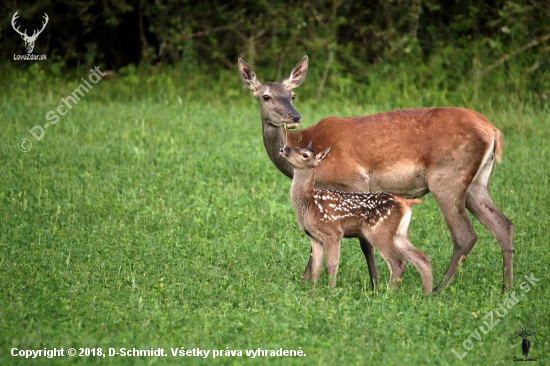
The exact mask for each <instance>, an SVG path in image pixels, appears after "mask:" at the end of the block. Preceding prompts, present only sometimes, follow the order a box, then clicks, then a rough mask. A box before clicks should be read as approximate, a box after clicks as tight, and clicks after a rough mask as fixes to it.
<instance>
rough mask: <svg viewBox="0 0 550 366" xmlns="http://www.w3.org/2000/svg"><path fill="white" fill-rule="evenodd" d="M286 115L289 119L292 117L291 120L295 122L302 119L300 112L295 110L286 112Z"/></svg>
mask: <svg viewBox="0 0 550 366" xmlns="http://www.w3.org/2000/svg"><path fill="white" fill-rule="evenodd" d="M288 116H289V117H290V119H292V122H295V123H298V122H300V120H301V119H302V116H301V115H300V113H298V112H296V111H290V112H288Z"/></svg>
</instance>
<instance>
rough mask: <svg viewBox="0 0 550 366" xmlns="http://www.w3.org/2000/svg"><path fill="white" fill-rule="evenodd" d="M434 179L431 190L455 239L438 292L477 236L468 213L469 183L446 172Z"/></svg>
mask: <svg viewBox="0 0 550 366" xmlns="http://www.w3.org/2000/svg"><path fill="white" fill-rule="evenodd" d="M432 179H434V180H435V181H437V185H434V187H433V188H432V187H430V191H431V192H432V194H433V196H434V198H435V200H436V201H437V203H438V204H439V208H440V210H441V213H442V214H443V217H444V219H445V222H446V223H447V227H448V228H449V230H450V232H451V237H452V239H453V256H452V257H451V262H450V263H449V266H448V267H447V270H446V271H445V275H444V278H443V279H442V280H441V281H440V282H439V283H438V285H437V286H436V288H435V289H434V291H435V292H438V291H440V290H441V289H443V288H445V287H447V286H448V285H449V283H451V281H452V279H453V277H454V276H455V274H456V272H457V270H458V265H459V264H460V263H461V262H463V261H464V260H466V256H467V255H468V253H470V250H472V248H473V246H474V244H475V243H476V240H477V236H476V233H475V232H474V229H473V228H472V224H471V222H470V220H469V219H468V215H467V214H466V206H465V200H466V187H467V186H468V184H465V183H464V182H461V181H460V180H459V179H457V177H455V176H452V175H449V174H448V173H445V172H444V173H443V174H441V175H439V176H437V177H434V178H432ZM468 183H469V182H468Z"/></svg>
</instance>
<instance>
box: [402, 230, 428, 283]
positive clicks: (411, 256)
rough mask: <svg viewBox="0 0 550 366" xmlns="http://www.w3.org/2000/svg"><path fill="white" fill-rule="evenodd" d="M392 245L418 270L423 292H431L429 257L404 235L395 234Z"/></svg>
mask: <svg viewBox="0 0 550 366" xmlns="http://www.w3.org/2000/svg"><path fill="white" fill-rule="evenodd" d="M393 242H394V245H395V247H396V248H397V250H398V251H399V252H400V253H401V256H402V258H403V259H405V260H406V261H407V262H409V263H411V264H412V265H413V266H415V267H416V269H417V270H418V272H420V277H421V278H422V290H423V291H424V293H425V294H429V293H430V292H432V282H433V277H432V265H431V262H430V257H428V256H427V255H426V254H425V253H423V252H422V251H420V250H419V249H417V248H415V247H414V246H413V245H412V244H411V242H410V241H409V240H408V239H407V237H406V236H404V235H399V234H398V235H396V236H395V237H394V239H393Z"/></svg>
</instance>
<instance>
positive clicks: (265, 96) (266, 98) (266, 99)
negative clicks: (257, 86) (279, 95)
mask: <svg viewBox="0 0 550 366" xmlns="http://www.w3.org/2000/svg"><path fill="white" fill-rule="evenodd" d="M263 98H264V100H265V101H268V100H270V99H271V97H270V96H269V95H264V96H263Z"/></svg>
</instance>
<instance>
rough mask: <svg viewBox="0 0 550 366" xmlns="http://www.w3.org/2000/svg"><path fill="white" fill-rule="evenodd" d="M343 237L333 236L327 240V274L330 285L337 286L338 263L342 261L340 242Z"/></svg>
mask: <svg viewBox="0 0 550 366" xmlns="http://www.w3.org/2000/svg"><path fill="white" fill-rule="evenodd" d="M341 240H342V239H341V238H331V239H330V240H327V241H326V242H325V247H326V249H327V263H326V269H327V275H328V276H329V279H330V287H335V286H336V275H337V274H338V265H339V262H340V242H341Z"/></svg>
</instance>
